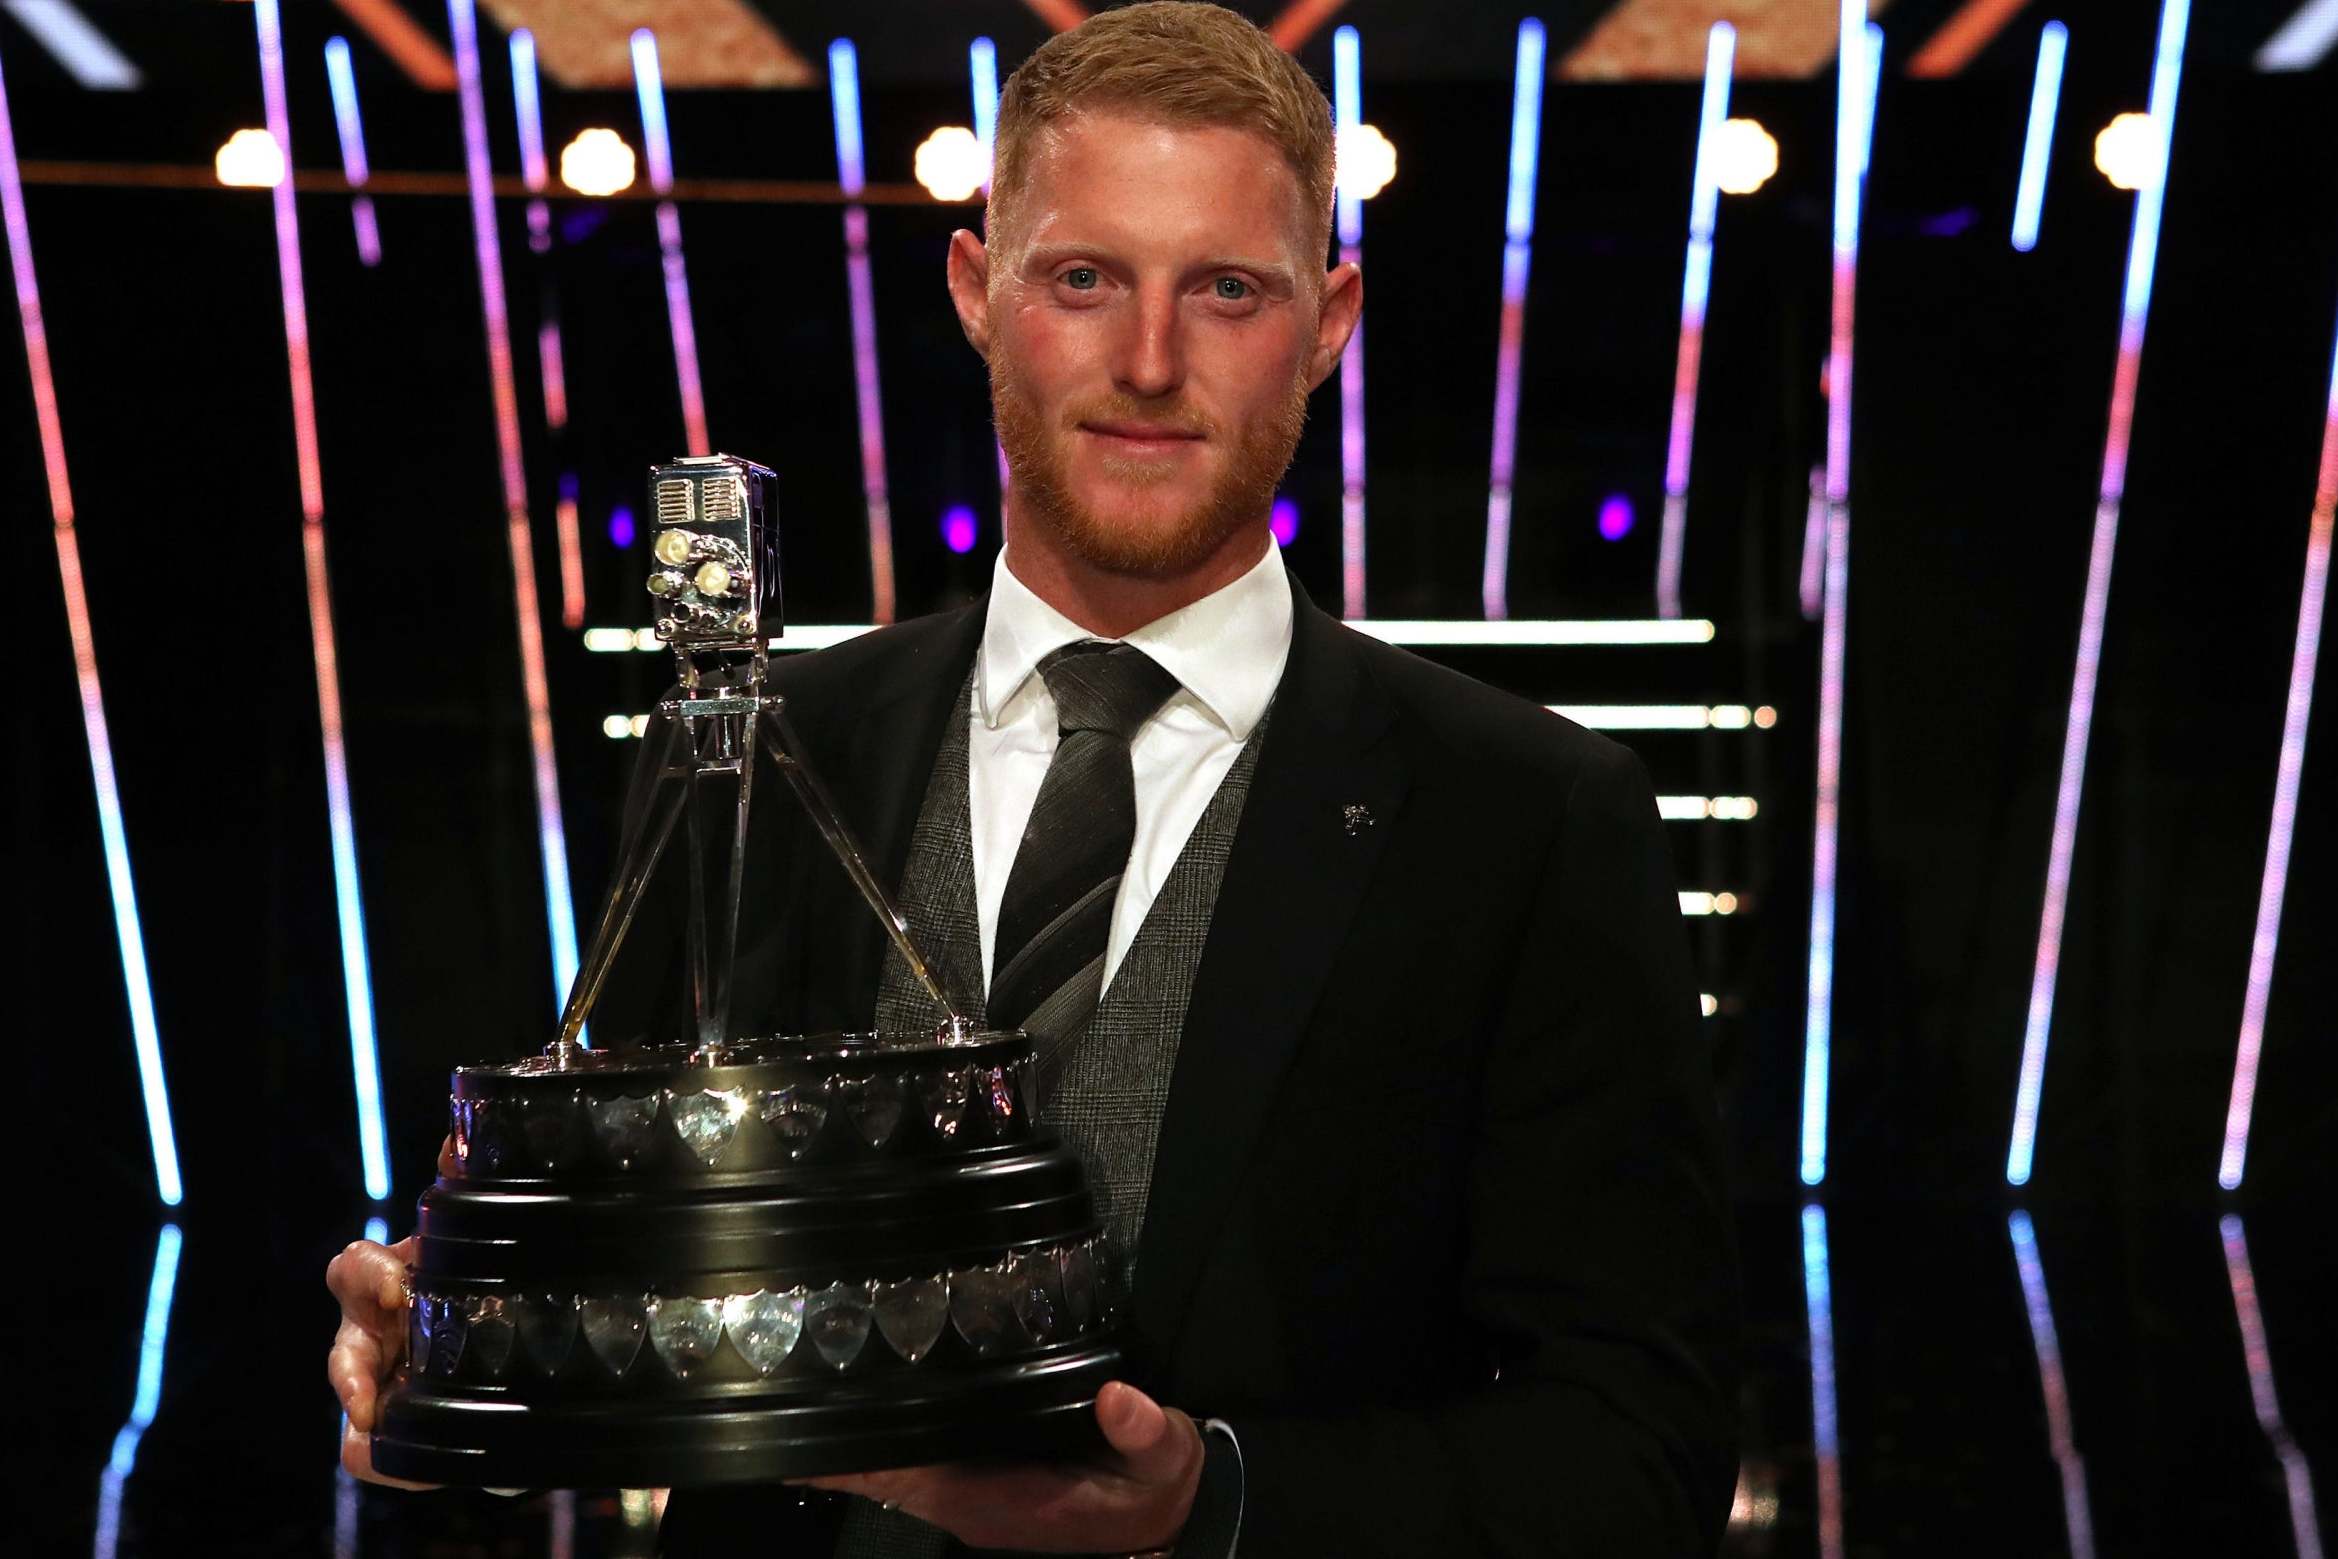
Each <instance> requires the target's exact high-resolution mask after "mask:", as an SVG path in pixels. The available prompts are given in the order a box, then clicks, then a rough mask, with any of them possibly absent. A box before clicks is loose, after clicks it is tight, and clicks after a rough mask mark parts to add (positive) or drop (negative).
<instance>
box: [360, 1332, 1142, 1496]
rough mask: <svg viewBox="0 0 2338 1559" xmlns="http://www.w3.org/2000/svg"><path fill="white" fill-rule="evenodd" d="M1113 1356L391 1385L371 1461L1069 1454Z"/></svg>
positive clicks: (464, 1468)
mask: <svg viewBox="0 0 2338 1559" xmlns="http://www.w3.org/2000/svg"><path fill="white" fill-rule="evenodd" d="M1119 1372H1120V1352H1119V1350H1118V1349H1117V1348H1115V1347H1113V1346H1112V1345H1110V1344H1109V1343H1097V1342H1090V1343H1083V1344H1078V1345H1067V1346H1065V1347H1062V1348H1057V1349H1050V1350H1048V1351H1046V1352H1043V1353H1038V1354H1030V1355H1025V1356H1023V1357H1019V1358H1016V1359H1014V1360H1012V1361H1002V1362H1000V1363H997V1364H993V1365H987V1366H973V1367H964V1368H959V1369H955V1370H953V1371H951V1372H950V1373H949V1374H948V1375H947V1376H934V1377H931V1378H927V1377H919V1376H915V1375H909V1374H898V1375H891V1376H886V1377H882V1378H878V1379H871V1380H866V1381H853V1382H844V1381H838V1382H834V1383H832V1384H831V1386H830V1387H829V1389H827V1390H825V1391H823V1392H821V1393H820V1394H819V1395H818V1396H816V1397H810V1398H802V1397H799V1398H797V1399H796V1400H793V1401H789V1400H784V1399H782V1400H777V1401H775V1400H773V1399H772V1398H770V1397H768V1396H742V1397H735V1398H721V1397H715V1398H703V1397H702V1398H698V1399H696V1400H689V1401H676V1402H673V1403H670V1404H652V1403H644V1402H641V1401H638V1400H637V1401H627V1402H622V1403H619V1402H600V1403H566V1404H561V1405H559V1406H527V1405H523V1404H520V1403H517V1402H514V1401H512V1400H510V1399H508V1398H498V1397H496V1396H492V1395H485V1394H482V1395H478V1396H468V1397H447V1396H430V1397H424V1396H420V1395H416V1394H412V1393H408V1392H405V1391H400V1390H395V1389H393V1390H392V1391H391V1392H390V1393H389V1394H388V1395H387V1396H386V1397H385V1399H384V1401H383V1404H382V1419H381V1425H380V1427H379V1428H378V1429H377V1430H375V1432H374V1436H373V1465H374V1467H375V1469H376V1470H377V1471H379V1472H382V1473H384V1474H387V1475H388V1476H390V1477H393V1478H405V1479H409V1480H411V1481H413V1482H417V1483H442V1484H454V1485H461V1486H466V1487H471V1488H506V1489H510V1488H522V1489H546V1488H688V1487H696V1486H701V1485H706V1484H719V1483H767V1482H777V1481H780V1480H783V1479H788V1478H816V1477H826V1476H829V1475H832V1474H837V1473H851V1472H876V1471H879V1470H882V1469H884V1468H888V1467H914V1466H922V1465H925V1464H928V1463H935V1462H952V1461H965V1460H969V1459H972V1458H975V1457H1006V1458H1014V1459H1032V1460H1062V1459H1071V1458H1077V1457H1081V1456H1086V1455H1093V1454H1095V1453H1097V1452H1100V1451H1101V1450H1102V1449H1103V1448H1104V1438H1103V1435H1102V1433H1101V1431H1099V1430H1098V1429H1097V1427H1096V1410H1095V1402H1096V1394H1097V1392H1099V1391H1100V1390H1102V1389H1103V1386H1104V1383H1105V1382H1106V1381H1108V1380H1111V1379H1113V1378H1114V1377H1115V1376H1116V1375H1118V1374H1119Z"/></svg>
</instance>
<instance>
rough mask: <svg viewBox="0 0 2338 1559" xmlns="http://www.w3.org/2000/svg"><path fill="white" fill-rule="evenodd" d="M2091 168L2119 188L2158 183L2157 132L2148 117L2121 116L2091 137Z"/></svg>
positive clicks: (2139, 187) (2132, 187)
mask: <svg viewBox="0 0 2338 1559" xmlns="http://www.w3.org/2000/svg"><path fill="white" fill-rule="evenodd" d="M2094 165H2095V166H2096V167H2097V168H2099V169H2101V170H2102V175H2103V177H2104V178H2106V179H2109V180H2110V181H2111V182H2112V183H2113V184H2114V185H2116V186H2118V187H2119V188H2120V189H2145V188H2148V187H2149V186H2151V185H2153V184H2156V183H2158V182H2159V173H2160V168H2159V132H2158V131H2157V130H2155V129H2153V128H2152V123H2151V116H2150V115H2149V114H2121V115H2119V116H2118V117H2117V118H2115V119H2113V120H2112V121H2111V122H2110V123H2109V124H2107V125H2104V126H2103V128H2102V132H2101V133H2100V134H2099V135H2097V136H2096V137H2095V138H2094Z"/></svg>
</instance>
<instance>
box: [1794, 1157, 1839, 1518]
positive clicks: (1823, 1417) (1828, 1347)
mask: <svg viewBox="0 0 2338 1559" xmlns="http://www.w3.org/2000/svg"><path fill="white" fill-rule="evenodd" d="M1802 1300H1803V1306H1804V1314H1805V1316H1806V1318H1807V1321H1808V1325H1809V1327H1810V1442H1811V1450H1812V1460H1813V1461H1814V1462H1815V1463H1816V1466H1815V1468H1814V1470H1815V1471H1816V1472H1817V1474H1818V1551H1819V1559H1843V1441H1842V1418H1841V1415H1840V1414H1839V1413H1838V1411H1837V1409H1836V1398H1835V1290H1834V1280H1833V1278H1832V1276H1831V1275H1830V1273H1829V1271H1828V1265H1827V1212H1826V1209H1825V1208H1823V1207H1821V1206H1819V1205H1818V1204H1817V1203H1816V1202H1812V1203H1810V1204H1808V1205H1807V1206H1805V1207H1804V1208H1803V1209H1802Z"/></svg>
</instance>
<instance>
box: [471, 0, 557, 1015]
mask: <svg viewBox="0 0 2338 1559" xmlns="http://www.w3.org/2000/svg"><path fill="white" fill-rule="evenodd" d="M472 5H473V0H447V18H448V21H449V23H450V31H451V32H452V34H453V37H454V44H455V77H456V83H457V85H458V87H459V89H460V96H461V99H462V112H463V169H464V172H465V174H466V175H467V177H468V182H469V185H470V191H471V237H472V247H473V250H474V253H475V255H476V258H477V262H478V269H479V307H480V312H481V314H482V316H483V318H484V320H485V324H486V335H487V378H488V385H489V388H490V390H491V391H492V392H493V394H494V399H495V445H496V452H497V456H498V460H497V470H498V472H499V473H500V474H501V476H502V478H503V513H504V540H505V543H506V545H507V546H508V547H509V549H510V552H511V577H512V612H513V615H514V617H515V618H516V619H517V623H518V628H519V639H520V683H521V688H522V690H523V692H524V693H525V696H526V698H527V705H528V749H529V753H530V755H531V757H532V758H533V760H534V761H533V769H534V775H535V782H536V844H537V850H538V853H539V855H540V856H541V857H542V862H543V870H544V906H545V914H546V917H547V920H548V922H549V927H550V931H551V938H552V984H553V993H552V999H553V1004H554V1006H555V1008H557V1007H558V1006H559V1005H560V1004H562V1003H564V1002H566V1001H567V999H568V987H569V986H570V984H571V983H573V982H574V981H575V979H576V965H577V952H576V913H575V910H574V908H573V906H572V904H571V900H570V893H569V882H568V835H567V830H566V829H565V828H564V827H563V825H562V823H561V817H560V770H559V766H558V764H557V763H556V762H555V761H554V755H553V746H552V688H551V683H550V681H549V680H548V679H547V677H546V676H545V672H544V627H543V617H542V615H541V609H540V607H539V606H538V604H537V595H536V549H535V539H534V531H533V527H532V526H531V524H530V522H529V518H528V481H527V473H526V470H525V469H524V467H523V466H522V465H521V462H520V408H519V392H518V391H517V390H516V389H515V388H514V387H513V384H512V373H511V317H510V314H509V313H508V311H507V310H506V307H505V303H504V295H503V250H502V245H501V243H500V242H499V241H498V237H497V232H496V224H495V189H494V183H493V175H492V174H491V172H490V171H489V168H488V162H487V103H486V95H485V93H484V92H483V91H482V90H481V87H480V82H479V21H478V17H477V14H476V13H475V12H474V11H473V9H472Z"/></svg>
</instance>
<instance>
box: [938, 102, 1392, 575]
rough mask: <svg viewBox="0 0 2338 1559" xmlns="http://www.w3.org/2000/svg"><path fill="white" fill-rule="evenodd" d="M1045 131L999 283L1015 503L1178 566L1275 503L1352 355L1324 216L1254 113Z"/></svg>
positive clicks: (1134, 558) (996, 378)
mask: <svg viewBox="0 0 2338 1559" xmlns="http://www.w3.org/2000/svg"><path fill="white" fill-rule="evenodd" d="M1033 152H1034V155H1033V156H1032V158H1031V161H1030V162H1029V164H1028V165H1027V166H1028V178H1027V180H1026V183H1025V187H1024V189H1023V191H1022V193H1021V196H1020V199H1019V201H1018V203H1017V205H1016V208H1015V211H1014V220H1013V224H1012V231H1010V232H1009V233H1006V234H1004V235H994V236H996V237H998V239H999V246H998V247H997V248H995V249H994V250H993V251H992V252H991V254H990V256H989V275H988V287H987V289H986V292H987V296H986V303H987V326H986V329H987V335H988V341H987V347H986V355H987V356H988V358H989V361H990V370H991V394H992V402H993V406H994V409H995V412H996V415H997V419H998V428H999V437H1000V441H1001V443H1002V444H1003V445H1004V446H1005V449H1006V453H1007V461H1008V464H1009V466H1010V467H1011V470H1012V482H1013V488H1014V505H1013V507H1014V513H1015V515H1016V518H1017V521H1018V522H1019V523H1027V524H1036V525H1039V526H1043V527H1045V528H1046V529H1047V530H1048V531H1050V532H1052V533H1053V539H1054V540H1056V541H1057V542H1058V543H1060V544H1061V545H1062V546H1063V547H1064V548H1065V549H1067V550H1068V551H1070V552H1071V553H1072V554H1073V555H1074V556H1076V557H1078V558H1080V559H1081V560H1082V561H1084V562H1086V563H1088V564H1090V565H1091V566H1093V567H1097V568H1101V569H1104V570H1106V571H1108V572H1111V573H1117V574H1124V575H1131V576H1136V577H1143V578H1162V577H1168V576H1172V575H1175V574H1178V573H1181V572H1183V571H1185V570H1187V569H1190V568H1192V567H1194V566H1195V565H1197V564H1198V563H1200V562H1201V561H1202V560H1203V559H1205V558H1207V557H1209V556H1211V555H1212V554H1213V553H1214V552H1215V551H1216V550H1217V549H1218V548H1219V547H1221V546H1222V545H1224V544H1225V543H1226V542H1227V541H1228V540H1229V539H1230V538H1231V537H1232V536H1234V535H1235V534H1237V533H1238V532H1240V531H1242V530H1243V529H1245V528H1246V527H1248V526H1252V525H1256V524H1259V523H1261V522H1263V520H1264V519H1265V517H1266V514H1267V511H1268V509H1269V507H1270V506H1271V504H1272V503H1273V500H1274V489H1275V484H1276V483H1277V482H1278V481H1280V480H1281V478H1282V474H1283V471H1284V469H1285V468H1286V467H1287V466H1288V465H1289V464H1290V460H1291V452H1292V450H1293V449H1294V448H1295V447H1296V446H1297V444H1298V440H1299V429H1300V425H1301V423H1302V422H1303V420H1304V419H1305V416H1306V402H1307V393H1308V391H1309V390H1311V389H1312V388H1313V387H1314V386H1315V385H1316V384H1318V383H1320V382H1321V381H1322V379H1323V377H1324V375H1325V374H1327V373H1328V372H1329V371H1330V365H1331V363H1333V362H1335V361H1336V360H1337V357H1338V350H1339V348H1338V345H1336V344H1335V345H1331V346H1330V348H1329V351H1328V352H1326V351H1325V350H1324V347H1325V343H1324V341H1323V340H1322V339H1321V336H1322V329H1321V327H1322V323H1323V322H1322V319H1321V317H1320V316H1321V315H1322V314H1323V313H1324V310H1323V309H1322V308H1321V306H1320V300H1321V298H1322V296H1323V287H1324V274H1323V270H1322V261H1321V256H1320V254H1319V253H1309V252H1308V249H1309V247H1310V246H1309V237H1310V233H1311V230H1312V229H1313V228H1314V226H1315V224H1313V223H1311V222H1309V221H1308V220H1307V216H1306V211H1305V206H1304V203H1303V201H1302V199H1301V196H1300V192H1299V181H1298V179H1297V177H1296V175H1294V174H1293V173H1292V171H1291V169H1290V167H1289V166H1288V164H1287V163H1285V161H1284V160H1283V158H1282V156H1281V155H1280V154H1279V153H1278V152H1277V151H1276V150H1275V148H1274V147H1273V146H1272V145H1271V144H1269V143H1268V142H1267V141H1265V140H1264V139H1262V138H1260V137H1258V136H1255V135H1252V134H1250V133H1248V132H1246V131H1242V130H1235V129H1228V128H1220V127H1206V128H1178V127H1172V126H1167V125H1160V124H1152V123H1147V122H1144V121H1142V120H1136V119H1129V118H1124V117H1120V116H1117V115H1111V114H1101V113H1092V114H1085V115H1079V116H1076V117H1074V118H1073V119H1071V120H1069V121H1066V122H1064V123H1062V124H1060V125H1058V126H1055V127H1053V128H1052V129H1051V130H1050V131H1048V132H1047V133H1046V134H1045V136H1044V138H1043V139H1041V140H1040V141H1039V142H1038V143H1037V144H1036V145H1035V146H1034V147H1033ZM967 301H969V300H967V299H965V298H963V297H962V298H961V300H960V306H961V311H962V312H964V310H965V306H966V303H967ZM1349 312H1350V314H1351V315H1352V309H1351V310H1350V311H1349ZM971 329H972V325H971V323H970V331H971ZM1337 334H1338V336H1339V338H1340V341H1341V342H1343V343H1344V340H1345V337H1346V329H1345V327H1344V326H1343V327H1342V328H1340V329H1339V330H1338V332H1337ZM976 344H977V345H978V346H985V343H984V342H983V341H982V340H980V339H978V340H977V342H976Z"/></svg>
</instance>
